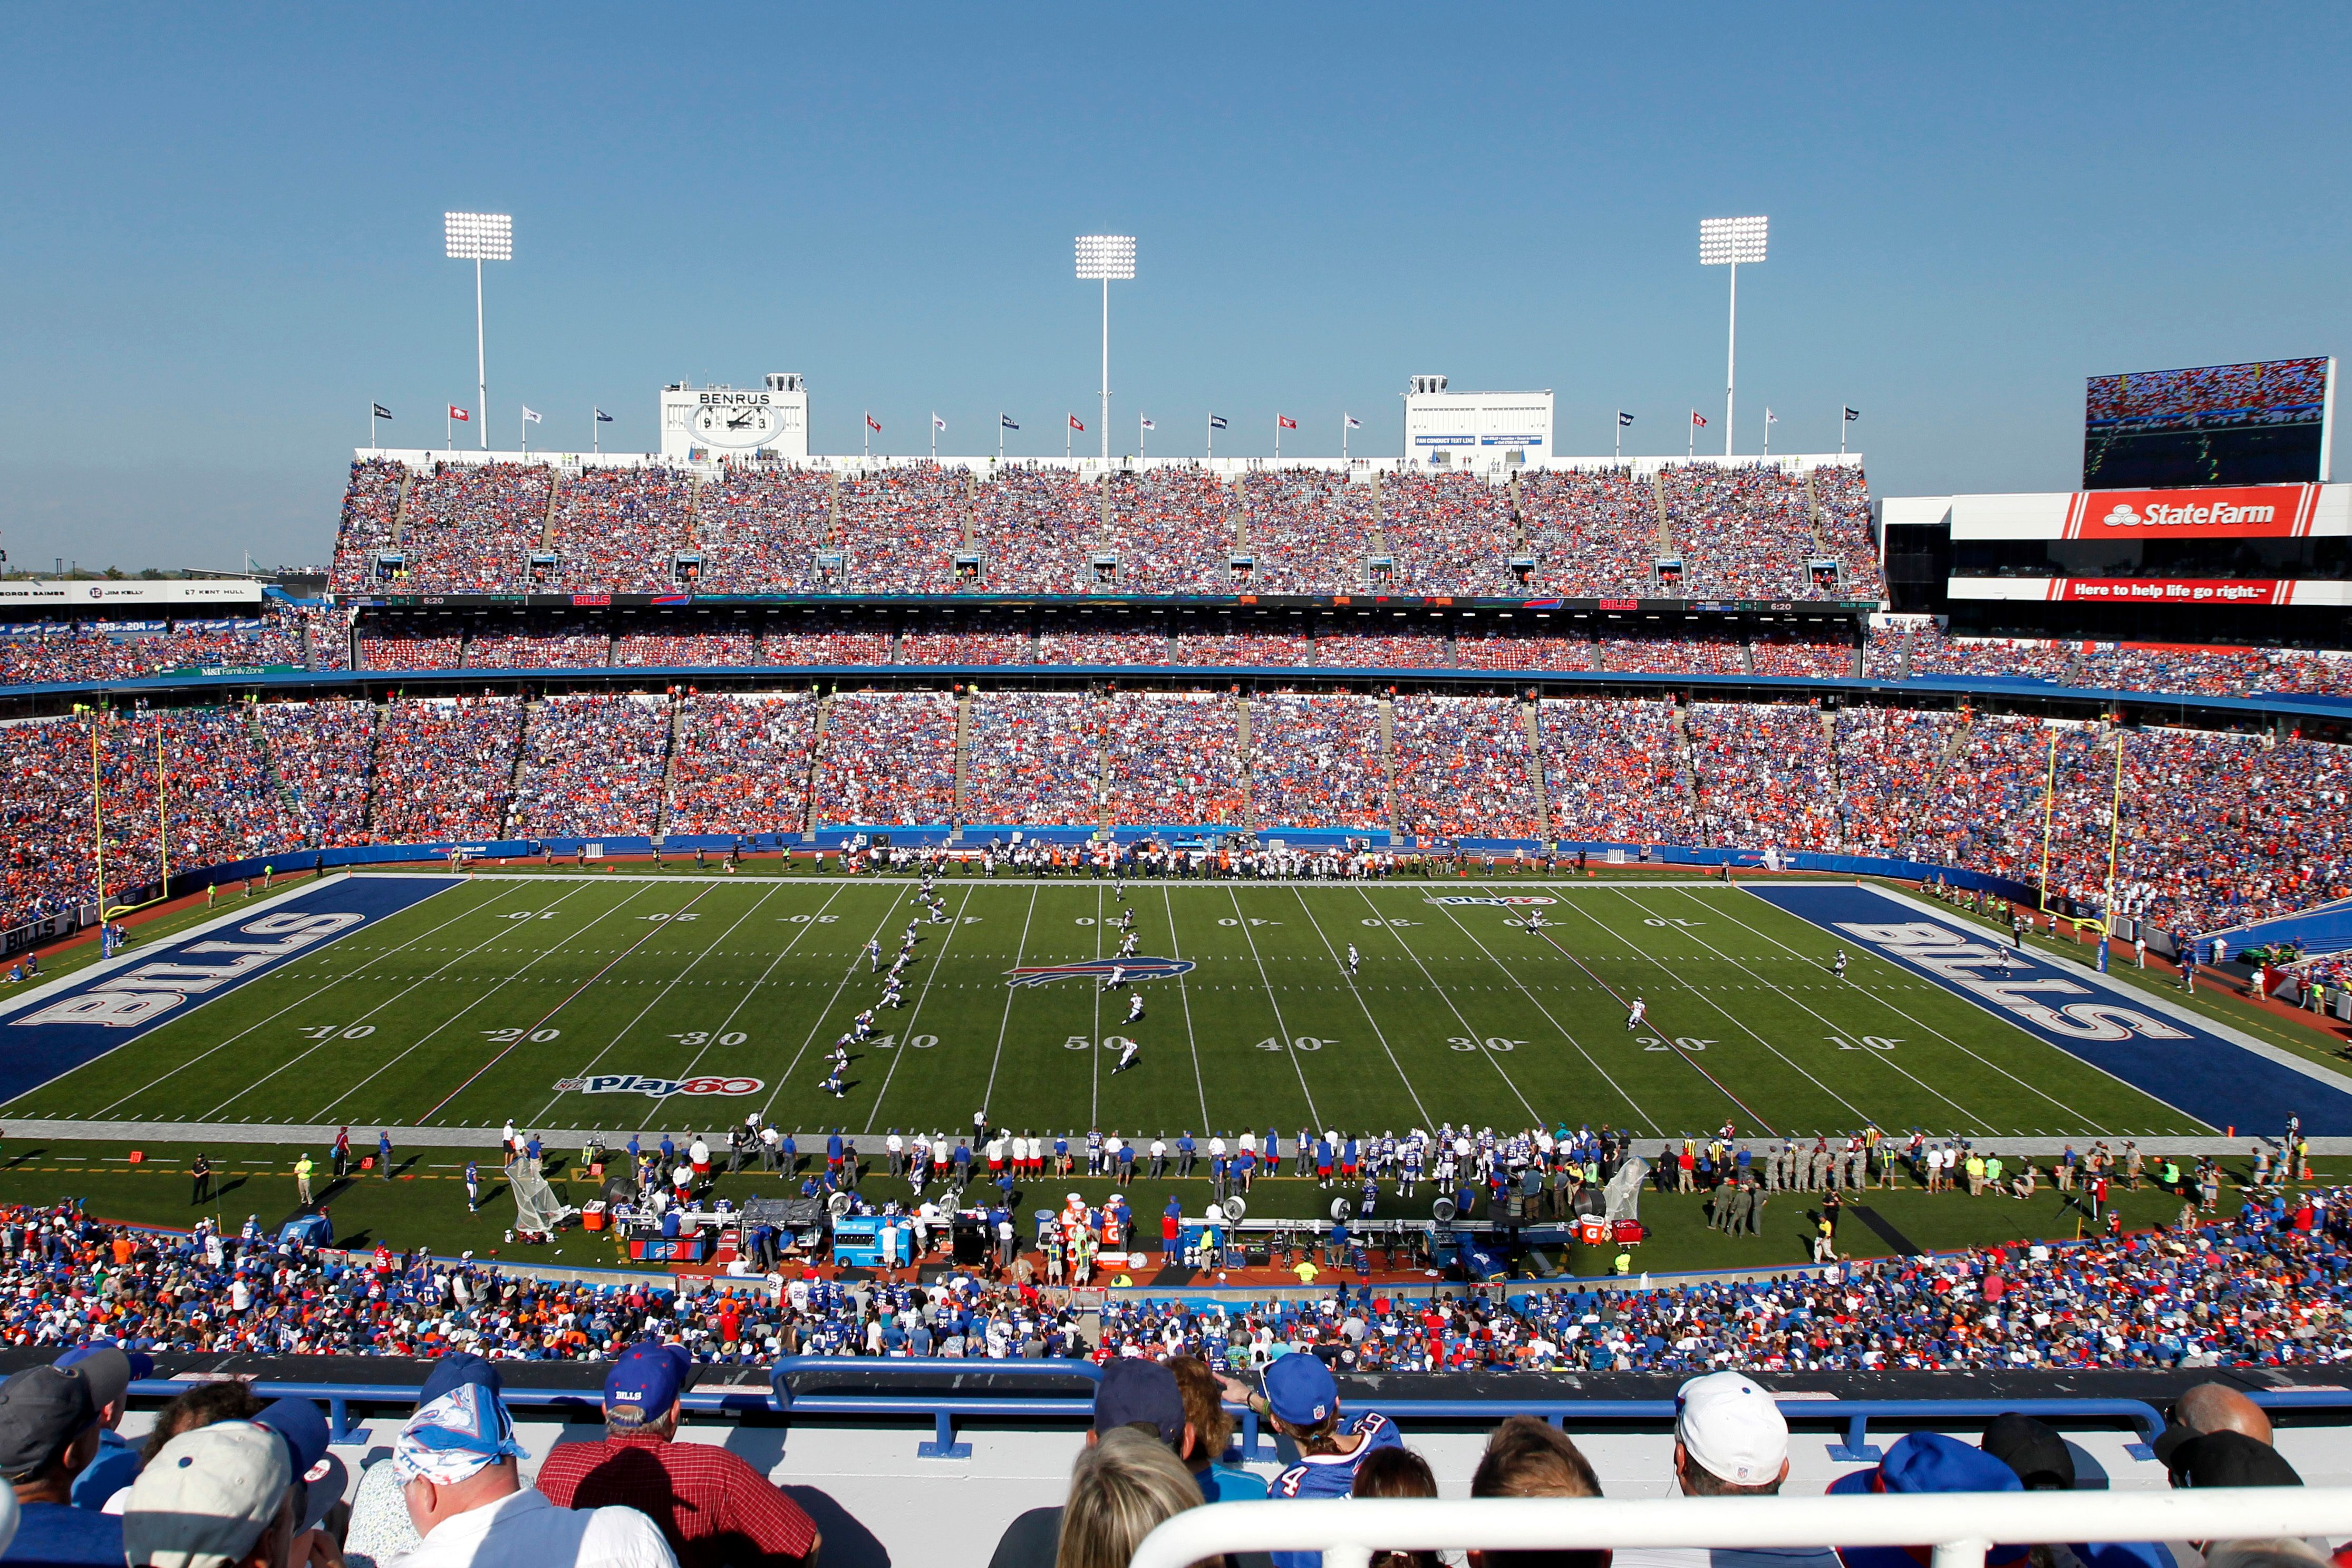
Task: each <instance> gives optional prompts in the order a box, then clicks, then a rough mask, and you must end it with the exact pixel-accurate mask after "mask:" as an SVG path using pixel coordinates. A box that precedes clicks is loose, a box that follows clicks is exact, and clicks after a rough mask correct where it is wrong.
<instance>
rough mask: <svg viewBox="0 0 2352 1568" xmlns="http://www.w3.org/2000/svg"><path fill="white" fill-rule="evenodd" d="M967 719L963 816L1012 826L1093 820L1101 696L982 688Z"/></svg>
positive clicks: (1097, 801)
mask: <svg viewBox="0 0 2352 1568" xmlns="http://www.w3.org/2000/svg"><path fill="white" fill-rule="evenodd" d="M968 724H969V729H968V731H967V733H968V739H969V750H968V760H967V762H966V763H965V788H964V805H963V813H962V816H963V820H965V821H967V822H974V823H980V824H982V825H985V826H999V825H1001V826H1010V827H1018V826H1024V825H1027V824H1041V823H1042V824H1067V825H1070V826H1077V825H1080V824H1089V825H1090V824H1093V823H1095V822H1097V820H1099V819H1100V817H1101V815H1102V805H1101V796H1102V773H1103V744H1104V733H1103V731H1104V715H1103V710H1102V702H1101V700H1100V699H1098V698H1096V697H1093V696H1090V695H1087V694H1082V693H1076V692H1028V691H984V692H980V693H977V694H975V695H974V696H973V697H972V699H971V713H970V716H969V719H968Z"/></svg>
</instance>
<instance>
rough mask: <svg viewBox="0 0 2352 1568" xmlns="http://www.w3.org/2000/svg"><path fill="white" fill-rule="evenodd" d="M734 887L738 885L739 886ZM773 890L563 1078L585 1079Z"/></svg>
mask: <svg viewBox="0 0 2352 1568" xmlns="http://www.w3.org/2000/svg"><path fill="white" fill-rule="evenodd" d="M737 885H739V886H740V884H737ZM775 891H776V890H775V889H773V888H770V889H768V890H767V891H766V892H763V893H761V895H760V897H759V899H758V900H757V901H755V902H754V903H753V904H752V905H751V907H750V908H749V909H747V910H744V911H743V912H742V913H741V914H740V915H738V916H736V917H735V923H734V924H733V925H730V926H729V927H728V928H727V929H726V930H725V931H720V932H719V934H718V935H717V936H715V937H713V938H711V940H710V944H709V946H707V947H705V948H704V949H703V950H702V951H701V952H698V953H696V954H695V955H694V956H693V957H692V958H689V959H688V960H687V961H686V963H685V964H684V965H683V966H681V967H680V968H679V970H678V972H677V973H676V974H673V975H671V976H670V978H669V983H668V984H666V985H664V986H663V987H662V988H661V989H660V990H659V991H656V992H655V993H654V997H653V1000H652V1001H650V1002H648V1003H646V1005H644V1006H643V1007H640V1008H639V1009H637V1016H635V1017H634V1018H632V1019H630V1020H629V1021H628V1022H627V1023H625V1024H624V1025H622V1026H621V1028H620V1032H619V1033H617V1034H615V1035H614V1037H612V1038H611V1039H609V1040H607V1041H605V1042H604V1046H603V1047H602V1048H600V1049H599V1050H598V1051H597V1052H596V1054H595V1055H594V1056H593V1057H591V1058H588V1064H587V1066H585V1067H583V1068H581V1069H580V1070H579V1071H578V1072H572V1073H565V1074H564V1075H563V1076H564V1077H565V1078H585V1077H587V1076H588V1075H589V1074H590V1073H592V1072H593V1071H595V1070H596V1064H597V1063H598V1062H601V1061H603V1060H604V1058H605V1057H606V1056H607V1055H608V1054H610V1053H611V1051H612V1049H613V1047H615V1046H617V1045H619V1044H620V1043H621V1042H622V1041H623V1040H625V1039H626V1038H628V1037H629V1031H630V1030H632V1029H634V1028H635V1027H636V1026H638V1025H639V1024H642V1023H644V1022H645V1020H646V1014H648V1013H651V1012H652V1011H653V1010H654V1009H655V1008H656V1007H658V1006H660V1005H662V1002H663V1000H664V999H665V998H666V997H667V996H668V995H669V994H670V993H671V992H672V991H675V990H677V988H678V987H679V986H680V985H682V984H685V983H686V977H687V975H688V973H691V972H692V971H693V969H694V966H695V965H696V964H698V963H701V962H702V961H703V960H704V959H706V958H709V956H710V955H711V954H712V953H714V952H718V951H719V947H720V945H721V944H722V943H724V942H726V941H727V939H728V938H729V937H730V936H733V935H734V934H735V933H736V932H737V931H740V930H741V929H742V925H743V922H744V921H748V920H750V919H751V917H752V916H753V915H755V914H757V913H758V912H759V911H760V910H761V908H762V907H763V906H764V905H765V904H766V903H767V901H768V900H770V899H771V898H772V897H774V896H775ZM700 896H701V895H700V894H697V895H696V897H698V898H699V897H700ZM669 923H674V922H669V921H664V922H661V924H669ZM658 929H659V926H658V925H657V926H656V930H658ZM647 934H648V935H650V934H651V933H650V932H648V933H647ZM542 1021H543V1020H542ZM706 1048H707V1047H706ZM688 1076H689V1075H688V1074H687V1073H680V1074H679V1075H678V1077H679V1078H681V1079H683V1078H686V1077H688ZM562 1098H563V1091H562V1089H557V1090H556V1091H555V1092H554V1093H553V1094H551V1095H549V1096H548V1097H547V1103H546V1104H545V1105H542V1106H541V1107H540V1108H539V1114H538V1115H537V1116H534V1117H532V1118H531V1120H532V1121H546V1120H547V1113H548V1112H549V1111H551V1110H554V1109H555V1105H556V1102H557V1101H558V1100H562Z"/></svg>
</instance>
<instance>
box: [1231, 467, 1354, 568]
mask: <svg viewBox="0 0 2352 1568" xmlns="http://www.w3.org/2000/svg"><path fill="white" fill-rule="evenodd" d="M1375 507H1376V503H1375V501H1374V499H1373V493H1372V487H1371V486H1370V485H1369V484H1357V483H1355V482H1354V481H1353V480H1351V479H1349V477H1348V476H1347V475H1346V474H1336V473H1331V472H1328V471H1326V470H1324V469H1320V468H1274V469H1265V470H1261V471H1260V472H1257V473H1253V474H1249V475H1246V476H1244V479H1243V480H1242V513H1243V517H1244V521H1245V525H1246V527H1247V528H1248V531H1249V537H1248V544H1247V550H1246V552H1245V553H1247V554H1248V555H1249V557H1250V586H1251V587H1252V588H1253V589H1254V590H1255V591H1256V592H1258V593H1261V594H1350V593H1357V592H1360V591H1361V590H1362V589H1363V587H1364V586H1365V584H1364V569H1363V563H1364V560H1365V558H1366V557H1367V556H1369V555H1371V554H1373V553H1375V551H1374V543H1375V539H1376V529H1377V526H1378V525H1377V521H1376V519H1375V517H1374V515H1373V514H1374V511H1375Z"/></svg>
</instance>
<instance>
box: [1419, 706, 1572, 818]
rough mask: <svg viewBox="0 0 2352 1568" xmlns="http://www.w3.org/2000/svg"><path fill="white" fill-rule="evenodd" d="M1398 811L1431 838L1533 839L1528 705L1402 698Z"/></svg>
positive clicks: (1532, 778) (1533, 787)
mask: <svg viewBox="0 0 2352 1568" xmlns="http://www.w3.org/2000/svg"><path fill="white" fill-rule="evenodd" d="M1393 717H1394V726H1395V739H1396V750H1395V770H1396V793H1397V815H1398V816H1399V817H1400V818H1401V819H1402V826H1403V827H1404V829H1405V831H1407V832H1408V833H1412V834H1415V835H1418V836H1419V837H1420V838H1421V840H1422V841H1423V843H1427V842H1428V841H1429V840H1430V839H1431V838H1433V837H1435V838H1441V839H1449V840H1450V839H1457V838H1532V837H1536V836H1537V831H1538V823H1537V820H1536V801H1535V777H1534V772H1533V770H1532V769H1531V768H1530V767H1529V765H1528V724H1527V717H1526V710H1525V709H1524V708H1522V707H1521V706H1520V704H1519V703H1518V701H1517V700H1515V699H1511V698H1504V697H1412V696H1403V697H1399V698H1397V699H1396V701H1395V703H1394V715H1393Z"/></svg>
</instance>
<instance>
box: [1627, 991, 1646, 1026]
mask: <svg viewBox="0 0 2352 1568" xmlns="http://www.w3.org/2000/svg"><path fill="white" fill-rule="evenodd" d="M1649 1021H1650V1005H1649V1004H1648V1003H1647V1002H1644V1001H1643V1000H1642V999H1641V998H1640V997H1639V996H1636V997H1634V998H1633V1007H1632V1008H1631V1009H1630V1010H1629V1011H1627V1013H1626V1015H1625V1027H1627V1028H1628V1029H1638V1028H1640V1027H1641V1026H1643V1025H1644V1024H1646V1023H1648V1022H1649Z"/></svg>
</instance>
